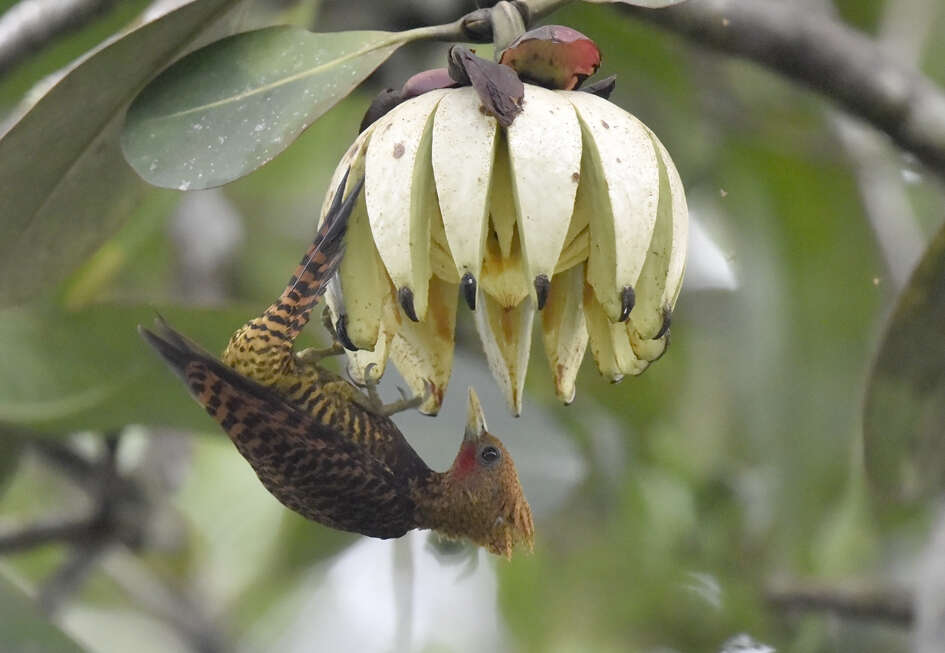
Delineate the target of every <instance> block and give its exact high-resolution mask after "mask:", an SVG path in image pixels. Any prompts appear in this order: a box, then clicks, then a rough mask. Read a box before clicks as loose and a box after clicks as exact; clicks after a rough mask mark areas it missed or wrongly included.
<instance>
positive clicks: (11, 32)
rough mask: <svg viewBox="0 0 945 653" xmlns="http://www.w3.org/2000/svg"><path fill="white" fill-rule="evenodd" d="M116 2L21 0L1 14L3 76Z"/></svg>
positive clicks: (0, 40)
mask: <svg viewBox="0 0 945 653" xmlns="http://www.w3.org/2000/svg"><path fill="white" fill-rule="evenodd" d="M113 4H115V0H21V2H18V3H17V4H15V5H13V6H12V7H10V9H8V10H7V11H6V13H4V14H3V15H2V16H0V75H2V74H3V73H5V72H7V71H8V70H10V69H11V68H13V67H14V66H16V65H17V64H18V63H19V62H20V61H21V60H22V59H24V58H25V57H26V56H28V55H30V54H32V53H33V52H35V51H36V50H39V49H40V48H42V47H43V46H45V45H46V44H47V43H49V42H50V41H52V40H53V39H54V38H56V37H57V36H59V35H61V34H64V33H66V32H69V31H71V30H74V29H78V28H79V27H82V26H83V25H85V23H86V22H88V21H89V20H90V19H91V18H94V17H95V16H96V15H98V14H99V13H101V12H103V11H105V10H106V9H108V8H109V7H110V6H111V5H113Z"/></svg>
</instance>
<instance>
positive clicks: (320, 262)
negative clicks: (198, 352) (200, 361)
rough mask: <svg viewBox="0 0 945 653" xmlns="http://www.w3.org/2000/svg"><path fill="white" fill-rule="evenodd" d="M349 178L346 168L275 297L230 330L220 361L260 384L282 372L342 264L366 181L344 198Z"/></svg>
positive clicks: (273, 379)
mask: <svg viewBox="0 0 945 653" xmlns="http://www.w3.org/2000/svg"><path fill="white" fill-rule="evenodd" d="M347 180H348V173H347V172H346V173H345V176H344V178H343V179H342V180H341V182H340V183H339V184H338V190H337V191H336V192H335V196H334V198H333V199H332V202H331V206H330V207H329V208H328V212H327V214H326V215H325V220H324V222H322V226H321V227H320V228H319V230H318V233H317V234H316V235H315V240H314V241H313V242H312V245H311V247H309V249H308V251H307V252H306V253H305V256H303V257H302V260H301V261H300V262H299V264H298V266H297V267H296V269H295V273H294V274H293V275H292V278H291V279H289V283H288V285H287V286H286V288H285V290H283V291H282V294H281V295H280V296H279V299H278V300H276V302H275V303H274V304H272V305H271V306H270V307H269V308H267V309H266V310H265V312H263V314H262V315H260V316H259V317H257V318H255V319H253V320H250V321H249V322H247V323H246V324H245V325H244V326H243V327H242V328H240V329H239V330H238V331H237V332H236V333H234V334H233V337H232V338H231V339H230V343H229V345H227V348H226V351H225V352H224V354H223V362H224V363H226V364H227V365H229V366H231V367H233V368H234V369H236V370H238V371H239V372H241V373H242V374H245V375H246V376H248V377H250V378H252V379H254V380H256V381H258V382H260V383H262V384H263V385H269V384H271V383H272V382H274V381H275V380H276V379H278V378H279V377H280V375H281V374H282V373H283V372H284V371H285V368H286V366H287V365H288V364H289V361H290V360H291V358H292V353H293V346H294V343H295V339H296V338H297V337H298V335H299V333H301V331H302V329H303V328H304V327H305V325H306V324H307V323H308V320H309V317H310V316H311V313H312V309H313V308H314V307H315V306H316V304H318V302H319V300H320V299H321V297H322V295H324V294H325V290H326V289H327V287H328V282H329V281H330V280H331V277H332V275H334V273H335V271H336V270H337V269H338V265H339V264H340V263H341V257H342V256H343V254H344V237H345V232H346V231H347V227H348V218H349V217H350V216H351V211H352V209H353V208H354V204H355V202H356V201H357V198H358V194H359V193H360V191H361V187H362V186H363V185H364V179H363V178H362V179H361V180H359V181H358V182H357V184H355V185H354V187H353V188H352V189H351V192H350V193H348V195H347V197H345V196H344V192H345V189H346V187H347Z"/></svg>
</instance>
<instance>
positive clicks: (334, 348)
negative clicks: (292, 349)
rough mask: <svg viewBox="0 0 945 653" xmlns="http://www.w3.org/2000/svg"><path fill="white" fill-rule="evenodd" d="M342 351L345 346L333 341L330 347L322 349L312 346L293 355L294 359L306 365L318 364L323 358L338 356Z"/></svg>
mask: <svg viewBox="0 0 945 653" xmlns="http://www.w3.org/2000/svg"><path fill="white" fill-rule="evenodd" d="M344 351H345V348H344V347H343V346H342V345H341V343H340V342H335V343H334V344H332V345H331V346H330V347H324V348H323V349H315V348H314V347H309V348H308V349H303V350H302V351H300V352H298V353H297V354H296V355H295V360H296V361H298V362H299V363H305V364H306V365H318V364H319V363H320V362H321V361H322V359H323V358H328V357H329V356H338V355H340V354H343V353H344Z"/></svg>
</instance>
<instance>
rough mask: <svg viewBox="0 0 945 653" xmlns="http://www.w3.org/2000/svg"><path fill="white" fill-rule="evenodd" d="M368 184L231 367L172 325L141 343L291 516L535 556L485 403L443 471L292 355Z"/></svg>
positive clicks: (369, 407)
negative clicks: (432, 533) (523, 549)
mask: <svg viewBox="0 0 945 653" xmlns="http://www.w3.org/2000/svg"><path fill="white" fill-rule="evenodd" d="M362 183H363V180H362V181H361V182H358V183H357V184H348V183H347V180H346V179H345V180H343V181H342V182H341V184H340V185H339V190H338V192H337V193H336V195H335V197H334V199H333V202H332V204H331V206H330V208H329V210H328V213H327V214H326V218H325V220H324V222H323V224H322V227H321V228H320V229H319V232H318V234H317V235H316V237H315V240H314V242H313V244H312V246H311V247H310V249H309V251H308V252H307V253H306V255H305V256H304V257H303V258H302V261H301V263H300V264H299V266H298V267H297V269H296V271H295V274H294V275H293V277H292V278H291V279H290V281H289V284H288V286H287V287H286V289H285V291H283V293H282V294H281V295H280V297H279V299H278V300H277V301H276V302H275V303H273V304H272V305H271V306H270V307H269V308H267V309H266V311H265V312H264V313H263V314H262V315H261V316H260V317H258V318H255V319H253V320H250V321H249V322H248V323H246V324H245V325H244V326H243V327H241V328H240V329H239V330H237V332H236V333H234V334H233V336H232V338H231V339H230V342H229V344H228V345H227V348H226V351H225V352H224V355H223V361H222V362H221V361H218V360H216V359H215V358H214V357H213V356H211V355H210V354H208V353H206V352H205V351H204V350H203V349H201V348H200V347H199V346H197V345H196V344H194V343H192V342H190V341H189V340H187V339H186V338H185V337H184V336H182V335H180V334H178V333H177V332H175V331H174V330H173V329H171V328H170V327H169V326H168V325H167V324H165V323H163V321H159V322H158V325H157V328H156V329H155V330H154V331H152V330H148V329H141V332H142V335H143V336H144V337H145V339H146V340H147V341H148V342H149V343H150V344H151V345H152V346H153V347H154V348H155V349H156V350H157V351H158V352H159V353H160V354H161V356H162V357H163V358H164V359H165V360H166V361H167V362H168V363H169V364H170V365H171V367H172V368H173V369H174V370H175V371H176V372H177V373H178V375H179V376H180V377H181V378H182V379H183V380H184V382H185V383H186V384H187V386H188V388H189V389H190V391H191V394H192V395H193V396H194V397H195V398H196V400H197V401H198V402H200V403H201V404H202V405H203V406H204V407H205V409H206V411H207V413H208V414H209V415H210V416H211V417H212V418H213V419H215V420H216V421H217V422H218V423H219V424H220V425H221V426H222V427H223V429H224V430H225V431H226V432H227V434H228V435H229V436H230V438H231V440H232V441H233V442H234V444H235V445H236V447H237V449H238V450H239V452H240V453H241V454H242V455H243V457H244V458H245V459H246V460H247V461H248V462H249V463H250V465H251V466H252V467H253V469H254V470H255V472H256V474H257V476H258V477H259V479H260V480H261V481H262V483H263V485H264V486H265V487H266V488H267V489H268V490H269V491H270V492H271V493H272V494H273V495H274V496H275V497H276V498H277V499H278V500H279V501H281V502H282V503H283V504H284V505H286V506H287V507H289V508H291V509H292V510H294V511H296V512H298V513H299V514H301V515H303V516H305V517H307V518H309V519H312V520H314V521H317V522H319V523H322V524H325V525H327V526H331V527H333V528H337V529H341V530H346V531H353V532H357V533H363V534H365V535H370V536H373V537H381V538H390V537H399V536H401V535H403V534H404V533H406V532H407V531H408V530H411V529H414V528H421V529H424V528H429V529H434V530H437V531H438V532H440V533H442V534H444V535H446V536H448V537H453V538H462V537H466V538H469V539H471V540H473V541H474V542H477V543H479V544H481V545H482V546H485V547H487V548H488V549H489V550H490V551H492V552H493V553H497V554H501V555H506V556H508V555H510V554H511V552H512V549H513V548H514V546H516V545H517V544H519V543H525V544H527V545H529V546H530V545H531V542H532V539H533V535H534V527H533V525H532V517H531V512H530V509H529V507H528V502H527V501H526V500H525V497H524V495H523V493H522V488H521V485H520V483H519V480H518V475H517V473H516V471H515V465H514V463H513V462H512V458H511V456H510V455H509V454H508V452H507V451H506V449H505V447H504V446H503V445H502V443H501V442H500V441H499V440H498V439H497V438H495V437H494V436H493V435H491V434H490V433H488V431H487V430H486V426H485V420H484V418H483V416H482V411H481V409H480V408H479V403H478V400H477V399H476V398H475V393H473V392H472V391H471V390H470V404H469V405H470V413H469V414H470V418H469V422H468V424H467V427H466V431H465V435H464V438H463V442H462V444H461V446H460V450H459V453H458V454H457V456H456V460H455V461H454V463H453V465H452V467H451V468H450V469H449V470H447V471H445V472H436V471H433V470H431V469H430V468H429V467H428V466H427V465H426V464H425V463H424V462H423V460H422V459H421V458H420V456H419V455H417V453H416V452H415V451H414V449H413V447H411V446H410V444H409V443H408V442H407V440H406V438H404V436H403V434H402V433H401V432H400V430H399V429H398V428H397V427H396V426H395V425H394V423H393V422H392V421H391V420H390V418H389V417H388V416H387V414H385V411H384V410H383V407H381V406H378V405H376V404H374V403H373V402H372V400H371V399H369V397H367V396H365V395H364V393H362V392H361V391H360V390H359V389H358V388H356V387H355V386H353V385H351V384H350V383H348V382H347V381H345V380H344V379H342V378H341V377H339V376H338V375H336V374H334V373H332V372H330V371H328V370H325V369H324V368H322V367H320V366H318V365H317V364H313V363H311V362H308V361H306V360H301V359H300V358H299V357H298V356H297V355H296V353H295V351H294V343H295V339H296V337H297V336H298V334H299V333H300V331H301V330H302V328H303V327H304V326H305V325H306V323H307V322H308V320H309V317H310V315H311V312H312V309H313V308H314V307H315V305H316V304H317V303H318V301H319V299H320V297H321V296H322V294H323V293H324V291H325V287H326V285H327V283H328V281H329V279H330V278H331V276H332V275H333V274H334V272H335V270H336V269H337V267H338V264H339V262H340V260H341V257H342V255H343V240H344V234H345V230H346V226H347V219H348V216H349V215H350V213H351V209H352V206H353V204H354V202H355V201H356V199H357V196H358V193H359V192H360V189H361V185H362ZM345 190H349V192H348V195H347V197H346V198H345V199H343V196H344V192H345Z"/></svg>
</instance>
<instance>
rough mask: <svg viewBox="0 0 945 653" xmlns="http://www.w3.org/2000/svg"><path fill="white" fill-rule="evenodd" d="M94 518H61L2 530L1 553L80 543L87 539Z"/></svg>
mask: <svg viewBox="0 0 945 653" xmlns="http://www.w3.org/2000/svg"><path fill="white" fill-rule="evenodd" d="M92 525H93V520H92V519H89V518H88V517H83V518H82V519H75V520H69V519H60V520H56V521H50V522H48V523H44V524H34V525H32V526H27V527H25V528H19V529H17V530H15V531H14V530H10V531H8V532H0V555H6V554H10V553H18V552H20V551H27V550H29V549H32V548H35V547H37V546H42V545H44V544H50V543H63V542H66V543H70V544H74V543H78V542H81V541H83V540H87V539H88V537H89V532H90V530H91V528H92Z"/></svg>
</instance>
